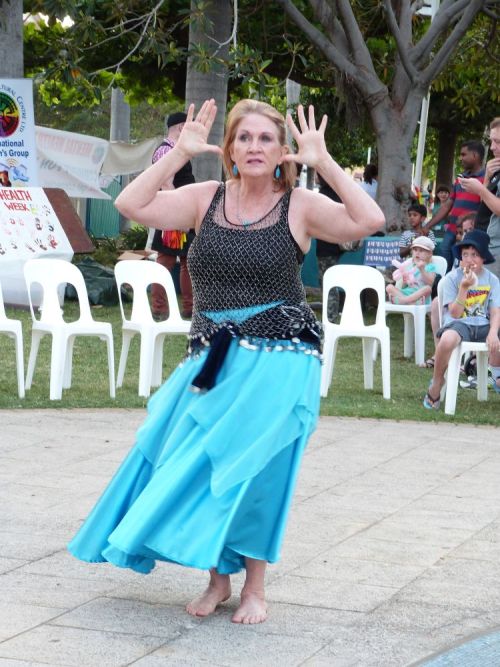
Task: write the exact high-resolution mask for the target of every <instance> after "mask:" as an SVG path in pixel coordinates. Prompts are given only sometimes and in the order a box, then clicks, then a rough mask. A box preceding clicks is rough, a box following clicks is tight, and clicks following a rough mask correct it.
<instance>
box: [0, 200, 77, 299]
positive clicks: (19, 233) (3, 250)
mask: <svg viewBox="0 0 500 667" xmlns="http://www.w3.org/2000/svg"><path fill="white" fill-rule="evenodd" d="M39 257H54V258H60V259H67V260H68V261H71V259H72V257H73V250H72V248H71V244H70V242H69V240H68V237H67V236H66V233H65V231H64V229H63V227H62V225H61V223H60V222H59V219H58V218H57V216H56V214H55V212H54V209H53V208H52V206H51V205H50V202H49V200H48V198H47V196H46V194H45V193H44V191H43V189H42V188H10V187H8V188H0V284H1V286H2V292H3V296H4V301H5V302H6V303H11V304H19V305H28V303H29V301H28V294H27V290H26V285H25V282H24V274H23V266H24V263H25V262H26V260H28V259H32V258H39Z"/></svg>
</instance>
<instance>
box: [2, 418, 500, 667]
mask: <svg viewBox="0 0 500 667" xmlns="http://www.w3.org/2000/svg"><path fill="white" fill-rule="evenodd" d="M1 415H2V437H1V440H0V503H1V506H2V512H1V514H0V667H23V666H27V665H32V666H33V667H37V666H39V665H45V666H46V665H61V666H63V667H69V666H75V667H76V666H77V667H84V666H85V667H87V666H89V667H94V666H95V667H101V666H104V665H113V666H117V667H121V666H125V665H135V666H137V667H163V666H164V665H175V666H176V667H182V666H183V665H186V666H187V665H189V666H190V667H193V666H196V665H211V666H214V667H218V666H221V667H223V666H229V665H231V666H232V665H235V664H238V665H249V666H253V665H259V666H260V665H264V666H265V665H272V666H273V667H280V666H281V665H283V666H286V667H295V666H297V667H298V666H299V665H300V666H305V665H308V666H310V667H321V666H322V665H325V666H326V665H328V667H350V666H353V667H354V666H355V667H392V666H394V667H405V666H409V665H411V664H413V663H415V662H417V661H418V660H422V659H424V658H425V657H426V656H430V655H431V654H433V653H435V652H437V651H440V650H444V649H445V648H447V647H449V646H451V645H452V644H454V643H456V642H460V641H463V640H464V639H466V638H467V637H469V636H471V635H473V634H477V633H481V632H486V631H488V630H490V629H492V628H496V627H497V626H498V625H500V609H499V608H498V599H499V594H500V484H499V483H498V480H499V476H500V437H499V436H500V430H499V429H495V428H493V427H474V426H470V425H463V426H462V425H457V426H453V425H450V424H430V423H419V424H412V423H405V422H401V423H398V422H392V421H382V420H380V421H378V420H362V419H347V418H333V417H324V418H322V419H321V420H320V423H319V427H318V429H317V431H316V433H315V435H314V436H313V438H312V440H311V443H310V445H309V447H308V450H307V452H306V455H305V457H304V462H303V468H302V472H301V476H300V481H299V486H298V489H297V493H296V496H295V500H294V504H293V508H292V513H291V517H290V525H289V528H288V532H287V536H286V538H285V545H284V549H283V558H282V560H281V561H280V562H279V563H278V564H276V565H274V566H271V567H270V568H269V576H268V587H267V593H268V600H269V603H270V618H269V620H268V622H267V623H264V624H262V625H259V626H252V627H240V626H237V625H234V624H231V623H230V618H231V613H232V611H233V610H234V609H235V608H236V605H237V598H236V595H235V596H233V598H231V600H230V601H228V603H227V604H225V605H223V606H222V607H221V608H220V610H218V612H217V613H216V614H214V615H213V616H212V617H210V618H208V619H193V618H191V617H190V616H188V615H187V614H186V613H185V612H184V604H185V603H186V601H188V600H189V599H190V598H191V597H192V596H193V595H194V594H196V593H197V592H198V591H199V589H200V587H201V586H203V585H204V583H205V578H206V575H205V573H200V572H198V571H195V570H191V569H185V568H180V567H178V566H174V565H169V564H164V563H161V564H159V565H158V566H157V568H156V569H155V570H154V571H153V573H152V574H150V575H148V576H146V577H144V576H140V575H138V574H135V573H133V572H129V571H122V570H119V569H117V568H113V567H112V566H108V565H99V564H97V565H89V564H84V563H80V562H79V561H76V560H75V559H73V558H72V557H71V556H69V555H68V554H67V552H66V543H67V542H68V541H69V539H71V537H72V536H73V534H74V532H75V531H76V530H77V528H78V526H79V525H80V522H81V521H82V520H83V519H84V518H85V516H86V514H87V513H88V511H89V510H90V508H91V507H92V505H93V503H94V501H95V499H96V498H97V497H98V496H99V494H100V492H101V491H102V490H103V488H104V486H105V485H106V483H107V481H108V480H109V477H110V475H111V474H112V473H113V471H114V470H115V469H116V467H117V463H118V462H119V461H121V460H122V458H123V457H124V455H125V454H126V452H127V451H128V450H129V448H130V446H131V445H132V444H133V439H134V433H135V430H136V428H137V427H138V426H139V424H140V423H141V422H142V420H143V419H144V416H145V411H144V410H19V411H4V412H2V413H1ZM241 581H242V576H241V575H238V576H237V577H236V578H235V582H236V585H235V590H236V591H237V590H238V587H239V585H240V584H241Z"/></svg>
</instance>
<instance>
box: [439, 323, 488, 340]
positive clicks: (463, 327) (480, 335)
mask: <svg viewBox="0 0 500 667" xmlns="http://www.w3.org/2000/svg"><path fill="white" fill-rule="evenodd" d="M448 329H451V330H452V331H456V332H457V334H458V335H459V336H460V338H461V339H462V340H463V341H465V342H466V343H484V341H485V340H486V337H487V335H488V333H489V331H490V325H489V324H480V325H474V324H466V323H465V322H461V321H460V320H454V321H453V322H449V323H448V324H445V325H444V327H441V329H439V330H438V331H437V332H436V336H437V337H438V338H441V336H442V335H443V333H444V332H445V331H447V330H448Z"/></svg>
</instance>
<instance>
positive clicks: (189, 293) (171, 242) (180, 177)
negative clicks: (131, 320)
mask: <svg viewBox="0 0 500 667" xmlns="http://www.w3.org/2000/svg"><path fill="white" fill-rule="evenodd" d="M185 121H186V114H185V113H182V112H181V111H179V112H177V113H173V114H170V116H169V117H168V120H167V136H166V137H165V140H164V141H162V143H161V144H160V145H159V146H158V148H157V149H156V150H155V152H154V153H153V163H154V162H157V161H158V160H159V159H160V158H162V157H163V156H164V155H165V153H168V152H169V151H171V150H172V148H173V147H174V146H175V143H176V141H177V139H178V138H179V135H180V133H181V131H182V128H183V127H184V123H185ZM194 182H195V180H194V176H193V170H192V167H191V162H186V164H185V165H184V166H183V167H182V168H181V169H179V171H178V172H177V173H176V174H175V176H174V178H173V180H171V181H169V182H168V183H164V184H163V186H162V190H171V189H174V188H180V187H181V186H183V185H187V184H188V183H194ZM193 238H194V232H193V231H189V232H188V233H187V234H186V233H185V232H183V231H162V230H161V229H157V230H156V231H155V234H154V237H153V242H152V244H151V249H152V250H156V252H157V253H158V259H157V260H156V261H157V262H158V263H159V264H161V265H162V266H164V267H165V268H167V269H168V270H169V271H170V272H172V271H173V269H174V266H175V264H176V262H177V258H179V262H180V268H181V270H180V284H181V297H182V316H183V317H185V318H187V319H189V318H191V315H192V313H193V288H192V285H191V278H190V277H189V271H188V267H187V251H188V249H189V246H190V244H191V241H192V240H193ZM151 297H152V302H153V317H154V319H155V320H156V321H160V320H165V319H167V317H168V302H167V297H166V294H165V290H164V289H163V287H161V286H160V285H156V284H153V285H152V287H151Z"/></svg>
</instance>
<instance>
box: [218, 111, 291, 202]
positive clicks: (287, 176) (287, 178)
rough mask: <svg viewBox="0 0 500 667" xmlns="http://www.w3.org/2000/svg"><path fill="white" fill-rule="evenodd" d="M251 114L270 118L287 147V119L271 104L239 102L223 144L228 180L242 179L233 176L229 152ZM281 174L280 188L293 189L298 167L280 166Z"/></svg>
mask: <svg viewBox="0 0 500 667" xmlns="http://www.w3.org/2000/svg"><path fill="white" fill-rule="evenodd" d="M251 113H258V114H260V115H261V116H265V117H266V118H269V120H271V121H272V122H273V123H274V124H275V125H276V128H277V130H278V139H279V142H280V144H281V145H282V146H285V145H286V128H285V119H284V118H283V116H282V115H281V114H280V112H279V111H277V110H276V109H275V108H274V107H272V106H271V105H270V104H266V102H259V101H258V100H240V101H239V102H237V103H236V104H235V105H234V107H233V108H232V109H231V111H230V112H229V115H228V117H227V123H226V133H225V135H224V141H223V142H222V152H223V157H222V159H223V162H224V170H225V172H226V175H227V177H228V178H236V179H238V178H240V175H239V174H237V175H236V176H235V175H234V174H233V161H232V160H231V156H230V154H229V151H230V149H231V145H232V144H233V142H234V138H235V136H236V130H237V129H238V125H239V124H240V122H241V121H242V120H243V118H245V116H248V115H249V114H251ZM280 171H281V174H280V176H279V178H277V179H275V180H276V181H277V182H278V183H279V184H280V186H282V187H284V188H285V189H287V190H288V189H290V188H293V186H294V185H295V180H296V178H297V167H296V166H295V163H293V162H283V163H282V164H281V165H280Z"/></svg>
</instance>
